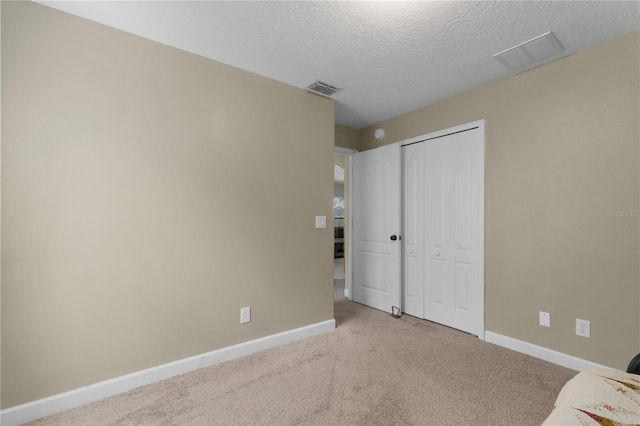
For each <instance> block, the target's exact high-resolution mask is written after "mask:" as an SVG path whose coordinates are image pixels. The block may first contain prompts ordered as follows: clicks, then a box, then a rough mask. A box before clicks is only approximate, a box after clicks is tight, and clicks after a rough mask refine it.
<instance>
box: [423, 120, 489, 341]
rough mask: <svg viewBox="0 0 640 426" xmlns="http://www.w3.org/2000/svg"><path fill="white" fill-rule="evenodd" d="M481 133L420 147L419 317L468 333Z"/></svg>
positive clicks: (474, 309) (474, 318)
mask: <svg viewBox="0 0 640 426" xmlns="http://www.w3.org/2000/svg"><path fill="white" fill-rule="evenodd" d="M483 141H484V136H483V134H482V130H481V129H475V130H469V131H465V132H461V133H456V134H451V135H448V136H445V137H441V138H438V139H434V140H432V141H427V142H425V143H424V145H425V162H426V165H427V167H426V170H425V185H426V189H425V223H426V230H425V250H426V257H427V262H426V265H425V269H426V276H427V277H429V278H430V279H427V280H425V290H424V293H425V304H424V311H425V315H424V317H425V318H426V319H429V320H431V321H435V322H439V323H441V324H445V325H447V326H450V327H454V328H457V329H459V330H462V331H466V332H468V333H472V334H476V335H477V334H478V332H479V307H478V306H479V299H478V298H479V297H480V294H479V287H480V281H479V280H480V279H481V276H480V271H481V269H479V268H480V267H481V266H480V265H479V262H480V261H481V259H480V252H481V247H480V232H481V231H480V229H481V228H480V218H481V217H483V212H482V211H481V210H480V209H481V208H482V200H481V199H480V191H481V183H482V180H483V179H484V166H483V163H484V142H483Z"/></svg>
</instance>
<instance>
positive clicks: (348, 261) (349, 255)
mask: <svg viewBox="0 0 640 426" xmlns="http://www.w3.org/2000/svg"><path fill="white" fill-rule="evenodd" d="M334 152H335V153H336V154H342V155H344V156H346V157H348V158H347V161H346V163H345V169H344V175H345V176H349V194H347V195H348V196H347V197H346V199H345V200H344V203H345V206H344V207H345V209H346V210H347V211H348V212H349V226H348V228H349V229H348V232H347V238H345V246H346V247H345V248H344V253H345V264H344V265H345V269H346V270H347V271H349V273H346V271H345V274H344V297H346V298H347V299H349V300H353V292H352V291H351V283H352V282H353V261H352V259H353V252H352V250H351V247H352V245H353V244H352V241H353V218H352V216H353V215H352V214H351V212H352V210H351V200H352V199H353V198H352V197H353V190H352V187H353V184H352V182H353V173H352V172H351V156H352V155H353V154H357V153H358V152H360V151H358V150H357V149H350V148H342V147H339V146H336V147H334Z"/></svg>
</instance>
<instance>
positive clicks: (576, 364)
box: [484, 331, 612, 371]
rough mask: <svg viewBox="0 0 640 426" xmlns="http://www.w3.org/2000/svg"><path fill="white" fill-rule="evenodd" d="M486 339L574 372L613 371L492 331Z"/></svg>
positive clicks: (486, 335)
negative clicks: (592, 369) (589, 369)
mask: <svg viewBox="0 0 640 426" xmlns="http://www.w3.org/2000/svg"><path fill="white" fill-rule="evenodd" d="M484 337H485V342H488V343H493V344H495V345H498V346H502V347H503V348H507V349H511V350H513V351H516V352H520V353H523V354H527V355H531V356H532V357H535V358H540V359H543V360H545V361H549V362H552V363H554V364H558V365H561V366H563V367H567V368H570V369H572V370H576V371H583V370H586V369H588V368H598V369H608V370H612V368H611V367H607V366H605V365H601V364H597V363H595V362H591V361H587V360H585V359H582V358H577V357H575V356H572V355H567V354H565V353H562V352H558V351H554V350H553V349H549V348H545V347H544V346H538V345H534V344H533V343H529V342H525V341H522V340H518V339H514V338H513V337H508V336H503V335H502V334H498V333H494V332H492V331H485V333H484Z"/></svg>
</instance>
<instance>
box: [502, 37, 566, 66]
mask: <svg viewBox="0 0 640 426" xmlns="http://www.w3.org/2000/svg"><path fill="white" fill-rule="evenodd" d="M563 51H564V49H563V48H562V46H560V43H559V42H558V39H556V37H555V36H554V35H553V33H552V32H551V31H549V32H548V33H545V34H542V35H541V36H538V37H536V38H533V39H531V40H529V41H525V42H524V43H521V44H519V45H517V46H514V47H512V48H510V49H507V50H505V51H504V52H500V53H496V54H495V55H493V57H494V58H496V59H497V60H498V61H500V62H501V63H502V65H504V66H505V67H507V68H508V69H509V71H516V70H520V69H523V68H525V67H529V66H530V65H533V64H535V63H536V62H540V61H543V60H545V59H548V58H550V57H552V56H555V55H558V54H559V53H562V52H563Z"/></svg>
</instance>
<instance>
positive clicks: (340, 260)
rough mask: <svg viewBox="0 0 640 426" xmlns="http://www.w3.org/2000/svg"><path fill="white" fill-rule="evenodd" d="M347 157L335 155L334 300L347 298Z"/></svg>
mask: <svg viewBox="0 0 640 426" xmlns="http://www.w3.org/2000/svg"><path fill="white" fill-rule="evenodd" d="M346 162H347V157H346V156H345V155H342V154H335V158H334V165H333V285H334V300H340V299H341V298H344V297H345V242H346V238H345V218H346V216H345V213H346V211H345V169H346Z"/></svg>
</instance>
